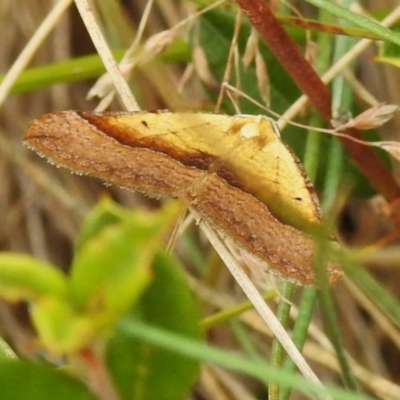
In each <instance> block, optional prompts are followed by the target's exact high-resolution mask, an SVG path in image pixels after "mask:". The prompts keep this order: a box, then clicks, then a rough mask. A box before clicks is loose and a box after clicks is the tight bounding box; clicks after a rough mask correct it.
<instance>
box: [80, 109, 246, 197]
mask: <svg viewBox="0 0 400 400" xmlns="http://www.w3.org/2000/svg"><path fill="white" fill-rule="evenodd" d="M154 113H156V112H154ZM76 114H77V115H78V116H79V117H80V118H82V119H83V120H85V121H87V122H88V123H89V124H91V125H93V127H94V128H96V129H98V130H99V131H100V132H102V133H103V134H105V135H107V136H109V137H111V138H113V139H114V140H116V141H117V142H118V143H121V144H123V145H125V146H129V147H132V148H143V149H150V150H152V151H154V152H159V153H162V154H165V155H167V156H169V157H171V158H172V159H174V160H176V161H178V162H180V163H181V164H183V165H185V166H187V167H194V168H196V169H199V170H202V171H205V172H206V171H210V172H215V173H216V174H217V175H219V176H220V177H221V178H223V179H225V180H226V181H227V182H228V183H229V184H230V185H232V186H235V187H237V188H238V189H242V190H243V189H244V185H243V184H242V183H241V182H240V180H239V179H238V178H237V177H236V174H235V172H234V171H232V169H230V168H229V167H228V166H227V165H226V164H225V163H224V162H223V161H222V160H221V159H219V158H218V157H215V156H214V155H212V154H208V153H206V152H204V151H200V150H197V149H193V148H190V149H189V148H185V150H184V151H180V150H179V149H178V148H177V147H176V146H173V145H170V144H169V143H168V142H166V141H165V140H162V139H160V137H162V135H149V136H146V137H143V136H142V137H135V136H134V132H135V131H134V129H132V130H130V131H129V133H128V132H124V131H123V130H118V129H115V128H114V127H113V126H112V125H110V124H109V123H108V122H107V118H104V117H103V118H102V116H100V115H97V114H96V113H91V112H90V113H89V112H80V111H77V112H76ZM123 114H125V115H126V113H109V115H110V116H112V115H114V116H118V115H123ZM138 114H140V112H139V113H138ZM102 115H103V116H104V113H103V114H102ZM144 122H145V121H143V125H145V124H144Z"/></svg>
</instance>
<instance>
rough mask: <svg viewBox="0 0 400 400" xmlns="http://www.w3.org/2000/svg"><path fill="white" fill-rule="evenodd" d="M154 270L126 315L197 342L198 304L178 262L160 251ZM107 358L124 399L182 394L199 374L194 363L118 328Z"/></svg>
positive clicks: (185, 394)
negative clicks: (129, 314) (145, 286)
mask: <svg viewBox="0 0 400 400" xmlns="http://www.w3.org/2000/svg"><path fill="white" fill-rule="evenodd" d="M153 274H154V281H153V282H152V285H151V286H150V287H149V288H148V290H147V291H146V293H145V294H144V296H143V297H142V299H141V302H140V303H139V304H138V305H137V307H136V308H135V310H134V312H133V313H132V316H131V317H129V318H127V319H129V320H132V321H134V320H135V319H137V318H140V319H141V320H145V321H148V322H152V323H154V324H155V325H157V326H160V327H162V328H165V329H166V330H168V331H174V332H177V333H180V334H181V335H184V336H185V337H190V338H192V339H196V340H199V339H200V338H201V333H200V329H199V325H198V313H197V308H196V305H195V304H194V300H193V297H192V294H191V292H190V289H189V287H188V285H187V282H186V280H185V278H184V276H183V274H182V272H181V271H180V269H179V266H178V265H177V264H176V263H175V262H174V261H173V259H172V258H171V257H169V256H167V255H166V254H165V253H160V254H159V255H158V256H157V257H156V259H155V261H154V264H153ZM132 323H134V322H132ZM108 360H109V361H108V364H109V367H110V369H111V371H112V374H113V376H114V379H115V382H116V385H117V387H118V388H119V390H120V393H121V398H122V399H124V400H128V399H146V400H152V399H154V400H155V399H163V400H169V399H171V400H175V399H183V398H186V397H187V396H188V394H189V391H190V388H191V387H192V385H193V384H194V382H195V380H196V378H197V376H198V372H199V363H198V361H196V360H193V359H190V358H187V357H185V356H182V355H179V354H176V353H174V352H171V351H168V350H165V349H161V348H158V347H155V346H153V345H151V344H148V343H144V342H142V341H140V340H137V339H135V338H133V337H130V336H127V335H126V334H124V333H122V332H117V334H116V336H115V337H114V338H113V339H112V340H111V343H110V345H109V350H108Z"/></svg>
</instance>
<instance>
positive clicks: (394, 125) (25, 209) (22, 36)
mask: <svg viewBox="0 0 400 400" xmlns="http://www.w3.org/2000/svg"><path fill="white" fill-rule="evenodd" d="M99 3H101V2H99ZM106 3H109V4H108V5H107V4H106ZM110 3H113V6H111V5H110ZM370 3H371V10H372V7H374V6H376V4H375V3H374V2H370ZM380 3H381V4H380V7H382V8H383V5H384V4H383V3H387V4H388V5H389V4H390V2H389V1H387V2H383V1H382V2H380ZM51 5H52V2H51V1H49V0H37V1H34V2H30V1H24V0H2V1H1V2H0V32H1V46H0V73H1V74H6V73H7V71H8V69H9V68H10V66H11V65H12V63H13V62H14V60H15V59H16V57H17V56H18V54H19V52H20V51H21V50H22V48H23V47H24V45H25V44H26V42H27V41H28V40H29V39H30V37H31V36H32V34H33V33H34V32H35V30H36V29H37V27H38V26H39V24H40V23H41V21H42V19H43V17H44V16H45V15H46V14H47V13H48V11H49V9H50V7H51ZM145 5H146V0H137V1H133V0H132V1H128V0H127V1H123V2H121V3H119V2H115V3H114V2H106V1H104V2H103V6H104V7H110V8H109V10H114V11H113V12H115V14H112V12H111V11H110V14H109V15H108V16H109V17H110V18H109V19H108V20H106V21H105V20H104V14H103V15H102V17H103V18H102V19H103V23H105V26H106V27H107V28H106V29H107V32H108V35H109V36H108V37H109V40H110V42H111V43H113V44H116V43H118V44H119V46H121V47H124V46H128V45H129V44H130V42H131V40H132V38H133V36H134V34H135V32H136V30H137V27H138V24H139V22H140V19H141V16H142V13H143V9H144V7H145ZM113 7H115V8H113ZM120 7H121V8H120ZM191 7H193V4H190V3H189V2H187V1H184V0H179V1H172V0H160V1H158V2H156V7H155V9H154V10H153V11H152V13H151V16H150V20H149V23H148V26H147V28H146V31H145V37H149V36H150V35H152V34H155V33H157V32H160V31H161V30H164V29H168V28H170V27H171V26H174V25H175V24H176V23H178V22H179V21H180V20H182V18H184V16H185V15H186V13H187V12H188V10H190V9H191ZM121 27H122V28H121ZM89 53H94V48H93V46H92V44H91V41H90V39H89V37H88V35H87V33H86V30H85V28H84V26H83V24H82V22H81V21H80V17H79V15H78V13H77V12H76V10H75V9H74V7H72V8H70V9H69V11H68V12H67V13H66V14H65V16H64V17H63V18H62V20H61V21H60V23H59V24H57V27H56V29H55V30H54V31H53V32H52V34H51V35H50V36H49V38H48V39H47V40H46V41H45V42H44V43H43V45H42V46H41V48H40V51H39V52H38V53H37V55H36V56H35V58H34V61H33V62H32V63H31V65H30V66H38V65H44V64H47V63H53V62H57V61H62V60H66V59H69V58H73V57H75V56H78V55H83V54H89ZM366 57H367V56H366ZM184 68H185V66H184V65H169V66H168V65H165V64H162V63H157V62H155V63H152V64H151V65H149V66H148V68H145V69H141V70H136V71H135V72H134V74H133V77H132V82H134V83H133V85H134V86H135V91H136V93H137V94H138V95H139V101H140V102H141V105H143V108H147V109H163V108H170V109H173V110H174V109H183V108H186V109H187V108H197V107H200V106H201V105H202V104H205V103H206V102H207V96H206V95H205V93H204V92H203V91H202V89H201V86H200V84H199V82H198V81H196V80H193V81H192V82H191V83H190V85H188V86H187V88H186V90H185V91H184V92H183V93H179V92H178V90H177V82H178V81H179V79H180V78H181V76H182V73H183V71H184ZM359 73H360V76H361V78H362V80H363V82H364V84H365V85H367V87H368V88H369V90H371V91H372V92H373V93H374V94H375V96H376V97H377V98H379V99H380V100H381V101H385V102H387V103H390V104H400V98H399V96H400V91H399V90H398V88H399V87H400V82H399V71H398V70H397V69H394V68H393V67H385V66H381V65H377V64H374V63H366V62H362V61H361V62H360V63H359ZM93 82H94V81H86V82H80V83H73V84H60V85H54V86H52V87H49V88H45V89H40V90H35V91H34V92H31V93H23V94H18V95H12V94H10V95H9V96H8V98H7V100H6V101H5V102H4V104H2V106H1V108H0V249H1V250H3V251H13V252H20V253H29V254H33V255H35V256H37V257H39V258H41V259H44V260H50V261H51V262H53V263H54V264H56V265H59V266H60V267H61V268H64V269H66V268H67V267H68V265H69V263H70V261H71V258H72V251H73V245H74V239H75V238H76V235H77V232H78V229H79V226H80V224H81V222H82V218H83V217H84V215H85V214H86V213H87V211H88V210H89V209H90V208H91V207H92V206H93V205H94V204H95V203H96V201H97V199H98V198H99V196H100V195H101V194H102V193H104V192H107V193H109V194H110V195H111V196H112V197H113V198H115V199H116V200H118V201H119V202H121V203H122V204H123V205H125V206H127V207H135V206H138V205H141V206H146V207H153V206H155V202H154V201H150V200H148V199H144V198H143V197H141V196H138V195H136V194H134V193H130V192H127V191H124V190H121V189H119V188H115V187H111V188H108V187H107V188H105V187H104V186H103V184H102V183H100V182H99V181H97V180H94V179H91V178H89V177H81V176H75V175H71V174H70V173H69V171H66V170H63V169H56V168H54V167H53V166H52V165H49V164H47V163H46V162H45V161H43V160H41V159H39V158H38V157H37V156H36V155H35V154H33V153H32V152H30V151H29V150H28V149H26V148H25V147H23V146H22V138H23V136H24V132H25V129H26V127H27V125H28V123H29V121H30V120H32V119H33V118H35V117H37V116H38V115H40V114H43V113H46V112H51V111H55V110H68V109H80V110H92V109H93V108H94V107H95V106H96V101H93V100H92V101H87V100H86V99H85V98H86V95H87V91H88V90H89V89H90V87H91V85H92V84H93ZM112 107H113V108H114V109H118V103H117V102H114V104H113V106H112ZM399 128H400V117H399V116H397V117H396V118H395V119H394V120H393V121H391V122H390V123H389V124H387V125H386V126H385V127H384V128H383V129H382V135H383V136H384V137H385V138H386V139H389V138H390V139H392V140H396V139H397V140H400V137H399V136H400V135H399V132H400V129H399ZM387 229H388V224H387V222H385V221H382V218H381V217H380V216H379V215H378V214H377V213H376V212H375V209H374V208H373V207H372V206H371V204H370V203H369V202H368V201H366V200H360V199H351V200H350V201H349V204H348V206H347V208H346V210H344V213H343V220H342V234H343V236H344V237H345V238H346V240H347V242H348V243H349V244H351V245H352V246H357V247H362V246H365V245H367V244H369V243H371V242H373V241H374V240H377V239H379V237H381V236H382V235H383V234H384V233H385V232H386V231H387ZM399 261H400V248H399V246H398V245H395V246H392V247H391V248H390V252H389V250H386V251H385V250H380V251H379V252H377V253H375V254H374V255H371V256H370V260H369V263H368V266H369V267H371V268H373V269H374V271H375V273H376V276H377V277H378V279H379V280H380V281H381V282H382V283H383V284H384V285H386V287H387V289H388V290H389V291H390V292H391V293H392V294H394V295H395V296H397V297H400V291H399V285H398V282H399V281H400V272H399V265H400V262H399ZM221 271H223V269H218V277H209V278H208V279H209V281H210V282H212V281H215V282H216V281H218V282H219V284H220V286H219V288H220V289H221V290H226V291H228V292H229V293H230V294H232V295H237V291H236V290H235V289H234V285H232V284H231V281H230V278H229V277H228V276H227V275H224V273H223V272H221ZM221 282H222V283H221ZM232 286H233V288H232ZM335 296H336V298H337V300H338V306H339V314H340V317H341V324H342V326H341V328H342V330H343V332H344V336H345V339H346V347H347V350H348V351H349V353H350V354H351V355H352V357H354V358H355V359H356V360H357V361H358V363H359V364H360V366H361V365H362V366H363V368H365V370H364V371H361V372H359V373H360V374H363V373H366V371H368V375H367V380H368V379H369V380H370V381H371V380H372V377H375V378H376V379H377V381H379V382H378V384H379V385H388V386H387V390H388V392H387V393H392V394H393V396H392V397H387V398H393V399H395V398H397V399H398V398H400V387H398V386H392V384H393V385H394V384H396V381H397V383H398V377H399V376H400V348H399V346H400V337H399V332H398V326H395V327H393V326H390V327H388V326H387V324H386V321H385V320H384V319H383V320H380V319H379V317H377V316H376V315H373V314H371V311H370V310H368V307H367V306H366V305H365V304H366V303H364V300H363V299H362V298H361V297H359V298H357V297H356V296H355V295H354V291H353V292H352V291H349V289H348V287H347V286H346V285H345V284H344V283H341V284H339V285H337V287H336V288H335ZM239 297H240V296H239ZM210 309H213V307H211V308H210ZM388 329H391V330H392V334H391V335H388ZM0 333H1V335H3V336H4V337H6V338H7V339H8V340H9V341H10V343H11V344H12V345H13V346H14V347H15V348H16V349H17V350H18V351H19V352H20V353H22V354H25V355H26V354H27V352H26V345H27V343H28V342H29V340H31V338H32V331H31V328H30V325H29V323H28V321H27V318H26V313H25V311H24V308H23V307H21V306H18V305H17V306H13V307H10V306H9V305H8V304H5V303H0ZM390 336H391V337H392V338H390ZM393 338H396V340H393ZM210 339H211V340H212V341H214V342H218V343H219V344H220V345H222V346H225V347H232V348H235V349H236V342H235V339H233V337H232V334H231V332H229V329H228V328H218V329H215V330H213V331H212V333H210ZM262 340H266V339H265V337H263V339H262ZM264 347H267V345H265V346H264ZM306 353H307V352H306ZM310 353H314V354H315V357H318V350H316V349H314V348H313V347H312V345H310V346H309V349H308V354H310ZM325 363H326V364H328V365H329V364H331V361H329V359H327V360H325ZM314 366H315V368H316V369H317V370H321V369H323V367H321V366H320V365H318V364H314ZM323 370H324V372H323V373H324V374H333V376H335V374H334V373H332V372H329V371H330V368H327V369H323ZM319 373H321V371H319ZM210 376H211V378H210ZM381 378H382V379H381ZM210 379H211V380H212V382H214V383H215V382H218V384H219V385H221V381H223V382H224V384H225V385H226V384H227V383H226V382H229V380H224V379H222V378H221V376H220V374H219V373H217V372H215V371H214V372H213V370H212V369H211V370H207V371H206V372H205V373H204V374H203V376H202V384H201V385H200V387H201V388H202V389H201V390H200V393H203V396H204V397H203V398H222V397H213V395H212V394H211V395H210V397H206V395H205V394H204V393H205V392H206V391H207V390H209V391H211V393H212V390H217V389H215V388H214V389H211V388H212V387H213V384H212V383H210ZM390 382H392V383H390ZM243 385H244V387H246V391H247V393H251V392H252V391H254V388H253V386H252V384H249V383H248V382H246V380H244V381H243ZM205 388H206V389H207V390H205ZM371 390H372V389H371ZM383 391H384V390H383ZM216 393H218V396H220V392H214V395H215V396H217V394H216ZM396 396H397V397H396ZM232 398H233V397H232ZM293 398H294V397H293Z"/></svg>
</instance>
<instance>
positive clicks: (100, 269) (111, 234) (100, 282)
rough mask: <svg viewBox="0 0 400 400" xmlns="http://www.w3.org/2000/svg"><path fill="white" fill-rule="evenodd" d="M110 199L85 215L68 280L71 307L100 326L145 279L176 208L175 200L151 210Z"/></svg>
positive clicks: (125, 305) (127, 304) (125, 307)
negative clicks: (127, 206) (131, 207)
mask: <svg viewBox="0 0 400 400" xmlns="http://www.w3.org/2000/svg"><path fill="white" fill-rule="evenodd" d="M109 202H110V201H109V200H107V199H106V200H103V201H101V202H100V204H99V206H98V208H97V209H95V210H94V211H93V214H92V215H91V216H89V218H88V222H87V225H85V227H84V232H85V233H84V235H83V237H81V240H80V247H79V249H78V251H77V254H76V257H75V258H74V261H73V266H72V271H71V281H70V295H71V298H72V301H73V302H74V304H75V306H76V307H77V309H78V310H80V311H81V312H84V313H86V314H91V315H92V316H93V317H96V318H97V319H98V323H99V326H101V325H103V324H108V323H110V322H111V321H114V320H115V319H116V318H118V317H119V316H120V315H121V314H123V313H124V312H126V311H127V310H128V309H129V308H130V307H131V306H132V304H133V303H134V302H135V300H136V299H137V298H138V297H139V296H140V295H141V293H142V292H143V290H144V289H145V288H146V286H147V285H148V284H149V282H150V280H151V263H152V260H153V258H154V256H155V254H156V252H157V251H158V249H159V248H160V246H163V238H164V235H165V234H166V232H168V230H170V229H172V226H173V224H174V223H175V220H176V218H177V216H178V213H179V212H180V205H179V204H177V203H174V202H171V203H169V205H167V206H164V207H163V208H162V209H160V210H158V211H155V212H150V211H144V210H134V211H125V210H123V209H122V208H119V209H118V206H111V205H110V204H107V203H109ZM90 232H91V233H90ZM91 234H93V236H90V235H91Z"/></svg>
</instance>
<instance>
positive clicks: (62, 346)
mask: <svg viewBox="0 0 400 400" xmlns="http://www.w3.org/2000/svg"><path fill="white" fill-rule="evenodd" d="M31 315H32V320H33V323H34V325H35V327H36V330H37V332H38V336H39V339H40V341H41V344H42V345H43V347H44V348H45V349H46V350H47V351H50V352H51V353H53V354H70V353H73V352H75V351H77V350H79V349H81V348H83V347H85V346H87V345H88V344H89V343H90V342H91V340H92V339H93V338H94V336H95V335H99V333H100V332H99V330H98V327H97V321H96V320H95V319H93V318H92V317H91V316H89V315H86V314H83V313H81V314H78V313H77V312H76V310H75V309H74V307H73V306H72V304H71V303H68V302H66V301H62V300H59V299H56V298H47V299H43V300H42V301H37V302H35V303H34V304H33V305H32V307H31Z"/></svg>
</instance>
